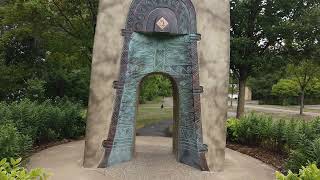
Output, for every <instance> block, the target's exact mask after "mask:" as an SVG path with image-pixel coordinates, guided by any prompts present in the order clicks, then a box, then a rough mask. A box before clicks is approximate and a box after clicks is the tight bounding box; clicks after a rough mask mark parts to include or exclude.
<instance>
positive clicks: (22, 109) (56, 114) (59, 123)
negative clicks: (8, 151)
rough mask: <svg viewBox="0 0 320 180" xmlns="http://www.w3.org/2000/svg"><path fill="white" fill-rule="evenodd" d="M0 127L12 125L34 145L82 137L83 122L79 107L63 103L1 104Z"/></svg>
mask: <svg viewBox="0 0 320 180" xmlns="http://www.w3.org/2000/svg"><path fill="white" fill-rule="evenodd" d="M0 106H1V110H0V115H1V116H0V124H6V123H8V122H10V123H12V124H14V126H15V127H16V128H17V130H18V131H19V132H21V133H22V134H25V135H28V136H29V137H31V138H32V140H33V142H34V143H37V144H38V143H45V142H50V141H55V140H61V139H64V138H77V137H79V136H82V135H84V131H85V121H84V118H83V116H82V107H81V105H80V104H75V103H71V102H70V101H67V100H63V99H56V100H54V101H52V100H46V101H44V102H42V103H37V102H32V101H30V100H27V99H26V100H22V101H21V102H13V103H10V104H9V103H0Z"/></svg>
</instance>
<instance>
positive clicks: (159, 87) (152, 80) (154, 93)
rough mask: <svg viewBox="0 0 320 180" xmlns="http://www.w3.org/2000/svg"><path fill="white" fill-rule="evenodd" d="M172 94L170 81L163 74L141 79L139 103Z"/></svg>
mask: <svg viewBox="0 0 320 180" xmlns="http://www.w3.org/2000/svg"><path fill="white" fill-rule="evenodd" d="M159 96H161V97H169V96H172V83H171V81H170V80H169V79H168V78H167V77H166V76H164V75H158V74H157V75H151V76H148V77H146V78H145V79H144V80H143V81H142V85H141V92H140V103H144V102H145V101H152V100H154V99H155V98H156V97H159Z"/></svg>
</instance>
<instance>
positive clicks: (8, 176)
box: [0, 158, 49, 180]
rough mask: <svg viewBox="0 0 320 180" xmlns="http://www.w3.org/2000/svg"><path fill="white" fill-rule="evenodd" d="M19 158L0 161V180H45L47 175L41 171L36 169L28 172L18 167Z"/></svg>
mask: <svg viewBox="0 0 320 180" xmlns="http://www.w3.org/2000/svg"><path fill="white" fill-rule="evenodd" d="M20 163H21V158H19V159H16V160H15V159H12V158H11V159H10V162H8V160H7V159H6V158H5V159H2V160H1V161H0V179H1V180H38V179H41V180H46V179H48V178H49V174H48V173H47V172H45V171H44V170H43V169H40V168H37V169H32V170H30V171H28V170H26V169H25V168H23V167H20Z"/></svg>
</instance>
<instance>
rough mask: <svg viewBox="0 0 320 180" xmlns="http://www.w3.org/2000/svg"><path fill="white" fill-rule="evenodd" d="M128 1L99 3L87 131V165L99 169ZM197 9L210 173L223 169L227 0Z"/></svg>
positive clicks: (209, 0) (210, 0)
mask: <svg viewBox="0 0 320 180" xmlns="http://www.w3.org/2000/svg"><path fill="white" fill-rule="evenodd" d="M130 3H131V0H100V5H99V14H98V21H97V28H96V35H95V44H94V51H93V60H92V76H91V85H90V100H89V109H88V121H87V132H86V150H85V155H84V157H85V161H84V166H85V167H97V166H98V164H99V162H100V160H101V158H102V155H103V148H102V146H101V144H102V141H103V140H104V139H106V137H107V134H108V132H109V128H110V127H109V125H110V122H111V116H112V109H113V101H114V95H115V91H114V89H113V88H112V83H113V81H114V80H117V77H118V70H119V64H120V55H121V48H122V42H123V38H122V37H121V36H120V30H121V29H123V28H124V24H125V19H126V15H127V12H128V9H129V5H130ZM193 3H194V5H195V9H196V11H197V19H198V32H199V33H200V34H202V40H201V41H200V42H199V61H200V82H201V85H202V86H204V94H203V95H202V98H201V101H202V125H203V135H204V143H205V144H208V146H209V151H208V153H207V155H206V157H207V160H208V164H209V167H210V169H211V170H212V171H220V170H222V169H223V167H224V166H223V165H224V158H225V156H224V154H225V139H226V138H225V135H226V133H225V131H226V129H225V121H226V118H227V91H228V76H229V42H230V41H229V23H230V22H229V21H230V20H229V19H230V18H229V0H201V1H200V0H198V1H195V0H193Z"/></svg>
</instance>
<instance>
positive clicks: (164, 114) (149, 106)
mask: <svg viewBox="0 0 320 180" xmlns="http://www.w3.org/2000/svg"><path fill="white" fill-rule="evenodd" d="M160 107H161V103H160V102H157V101H153V102H148V103H146V104H140V105H139V106H138V114H137V124H136V127H137V129H139V128H142V127H144V126H146V125H150V124H153V123H156V122H159V121H163V120H171V119H173V110H172V107H165V108H164V109H162V110H161V108H160Z"/></svg>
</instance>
